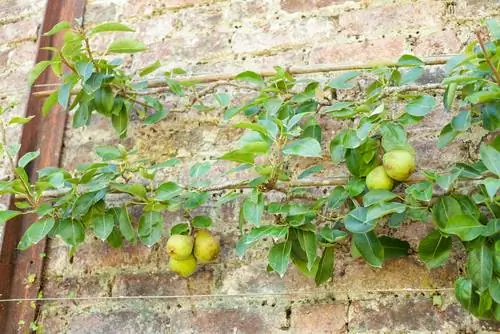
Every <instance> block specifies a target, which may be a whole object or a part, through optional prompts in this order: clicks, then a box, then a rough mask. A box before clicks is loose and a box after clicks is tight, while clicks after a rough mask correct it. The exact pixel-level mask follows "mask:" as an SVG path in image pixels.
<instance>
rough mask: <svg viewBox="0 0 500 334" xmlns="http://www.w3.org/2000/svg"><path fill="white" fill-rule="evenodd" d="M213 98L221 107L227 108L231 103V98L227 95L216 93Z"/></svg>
mask: <svg viewBox="0 0 500 334" xmlns="http://www.w3.org/2000/svg"><path fill="white" fill-rule="evenodd" d="M214 98H215V100H216V101H217V103H219V105H220V106H221V107H227V106H228V105H229V104H230V103H231V96H230V95H229V94H227V93H217V94H215V95H214Z"/></svg>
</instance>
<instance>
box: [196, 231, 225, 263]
mask: <svg viewBox="0 0 500 334" xmlns="http://www.w3.org/2000/svg"><path fill="white" fill-rule="evenodd" d="M219 252H220V243H219V239H218V238H215V237H214V236H213V235H212V234H211V233H210V232H209V231H207V230H198V231H196V233H195V235H194V256H195V257H196V259H197V260H198V262H199V263H208V262H211V261H213V260H215V258H216V257H217V255H219Z"/></svg>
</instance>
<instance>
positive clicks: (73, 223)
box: [57, 219, 85, 247]
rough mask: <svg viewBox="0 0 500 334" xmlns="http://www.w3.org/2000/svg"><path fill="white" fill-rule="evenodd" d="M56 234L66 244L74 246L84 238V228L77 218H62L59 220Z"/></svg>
mask: <svg viewBox="0 0 500 334" xmlns="http://www.w3.org/2000/svg"><path fill="white" fill-rule="evenodd" d="M57 235H59V236H60V237H61V239H63V241H64V242H65V243H67V244H68V245H70V246H73V247H76V246H78V245H79V244H81V243H82V242H83V241H84V240H85V228H84V227H83V225H82V223H81V222H79V221H77V220H73V219H64V220H61V221H60V222H59V226H58V228H57Z"/></svg>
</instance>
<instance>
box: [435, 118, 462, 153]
mask: <svg viewBox="0 0 500 334" xmlns="http://www.w3.org/2000/svg"><path fill="white" fill-rule="evenodd" d="M458 134H459V132H458V131H455V130H453V127H452V126H451V124H448V125H446V126H445V127H444V128H443V129H441V133H439V139H438V143H437V146H438V147H439V148H443V147H445V146H446V145H448V144H449V143H451V142H452V141H453V139H455V137H456V136H458Z"/></svg>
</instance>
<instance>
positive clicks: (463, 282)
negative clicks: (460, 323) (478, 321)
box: [455, 277, 477, 311]
mask: <svg viewBox="0 0 500 334" xmlns="http://www.w3.org/2000/svg"><path fill="white" fill-rule="evenodd" d="M474 296H477V295H476V294H475V292H474V290H473V288H472V282H471V280H470V279H466V278H463V277H459V278H458V279H457V280H456V281H455V297H456V298H457V300H458V301H459V302H460V304H462V306H463V307H464V308H465V309H466V310H469V311H471V310H472V309H473V307H474V302H475V301H476V302H477V300H474V299H475V298H473V297H474Z"/></svg>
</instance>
